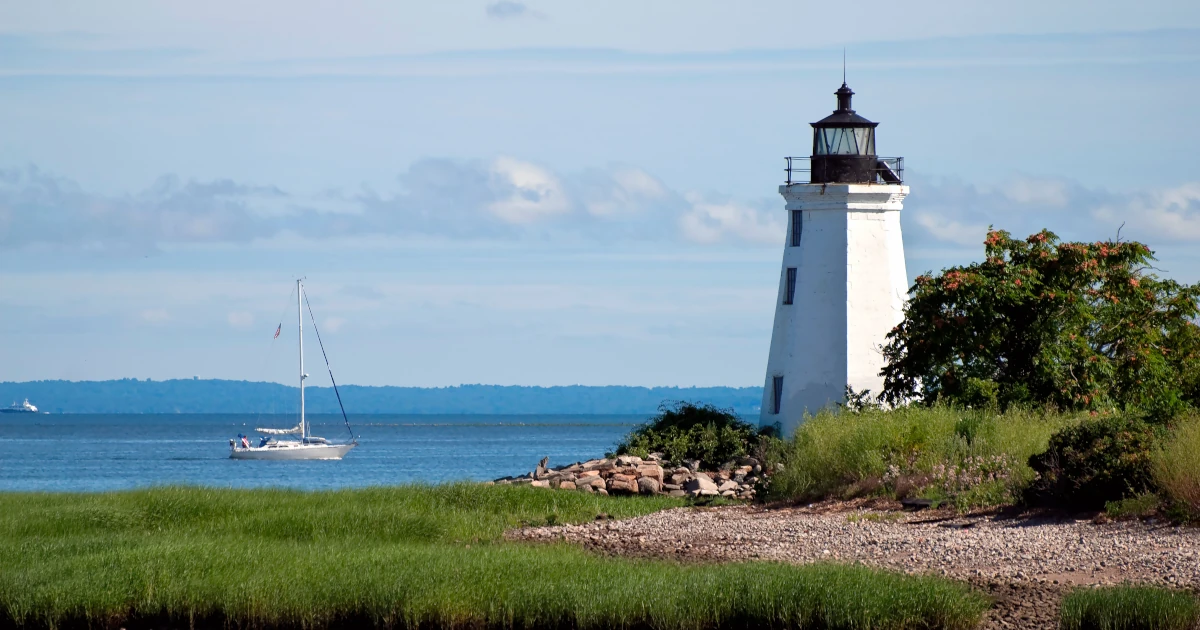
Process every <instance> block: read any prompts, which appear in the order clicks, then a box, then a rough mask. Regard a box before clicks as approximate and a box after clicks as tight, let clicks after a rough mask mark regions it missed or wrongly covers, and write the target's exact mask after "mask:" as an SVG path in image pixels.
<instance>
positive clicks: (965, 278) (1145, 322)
mask: <svg viewBox="0 0 1200 630" xmlns="http://www.w3.org/2000/svg"><path fill="white" fill-rule="evenodd" d="M984 245H985V253H986V260H984V261H983V262H980V263H976V264H972V265H969V266H965V267H952V268H949V269H946V270H945V271H943V272H942V273H941V274H940V275H938V276H936V277H935V276H931V275H922V276H919V277H918V278H917V279H916V283H915V284H914V285H913V287H912V288H911V289H910V291H909V292H910V294H911V298H910V299H909V301H908V304H907V305H906V306H905V312H904V320H903V321H902V322H901V324H900V325H899V326H897V327H896V328H895V329H894V330H892V332H891V333H890V334H889V335H888V342H887V345H886V346H885V348H884V350H883V353H884V357H885V359H886V360H887V366H886V367H885V368H884V370H883V375H884V387H883V393H882V398H884V399H885V400H887V401H889V402H891V403H893V404H896V403H901V402H904V401H908V400H911V399H914V398H915V399H917V400H920V401H921V402H923V403H925V404H931V403H933V402H936V401H939V400H940V401H945V402H949V403H953V404H956V405H960V406H969V407H974V408H979V407H985V408H988V407H994V406H999V407H1000V408H1001V409H1004V408H1007V407H1008V406H1009V405H1012V404H1036V405H1043V404H1049V405H1053V406H1055V407H1057V408H1060V409H1070V410H1079V409H1090V410H1102V409H1109V408H1112V407H1120V408H1122V409H1126V410H1132V409H1138V410H1141V411H1144V412H1147V413H1150V414H1152V415H1153V416H1155V417H1157V418H1160V419H1166V418H1169V417H1171V416H1172V415H1174V414H1176V413H1178V412H1179V411H1181V410H1182V409H1183V408H1185V407H1186V406H1187V405H1188V404H1200V326H1198V325H1197V323H1196V319H1195V318H1196V317H1197V315H1198V314H1200V305H1198V303H1197V302H1198V300H1200V284H1196V285H1184V284H1180V283H1177V282H1175V281H1173V280H1170V279H1162V278H1158V277H1157V276H1155V275H1154V274H1153V273H1147V269H1149V268H1150V264H1151V262H1152V261H1153V260H1154V256H1153V254H1152V253H1151V251H1150V248H1148V247H1146V246H1145V245H1143V244H1141V243H1136V242H1122V241H1104V242H1096V243H1063V242H1059V240H1058V237H1056V236H1055V235H1054V234H1052V233H1050V232H1048V231H1042V232H1039V233H1037V234H1033V235H1032V236H1029V237H1028V238H1026V239H1023V240H1022V239H1014V238H1012V237H1011V236H1010V235H1009V233H1008V232H1005V231H1002V230H989V232H988V236H987V240H986V241H985V242H984Z"/></svg>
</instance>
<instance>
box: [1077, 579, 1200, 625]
mask: <svg viewBox="0 0 1200 630" xmlns="http://www.w3.org/2000/svg"><path fill="white" fill-rule="evenodd" d="M1059 616H1060V620H1061V625H1060V628H1061V629H1062V630H1143V629H1145V630H1192V629H1193V628H1196V627H1197V624H1200V601H1198V600H1197V599H1196V597H1195V596H1193V595H1191V594H1189V593H1185V592H1180V591H1169V590H1166V589H1160V588H1149V587H1135V586H1116V587H1110V588H1094V589H1081V590H1076V591H1072V592H1071V593H1069V594H1068V595H1067V596H1066V597H1064V598H1063V602H1062V610H1061V612H1060V613H1059Z"/></svg>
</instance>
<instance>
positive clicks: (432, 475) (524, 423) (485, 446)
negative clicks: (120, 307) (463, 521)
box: [0, 414, 645, 491]
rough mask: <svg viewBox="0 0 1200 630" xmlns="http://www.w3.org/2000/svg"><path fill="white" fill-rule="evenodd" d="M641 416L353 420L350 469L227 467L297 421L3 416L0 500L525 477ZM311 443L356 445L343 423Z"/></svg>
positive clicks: (325, 422)
mask: <svg viewBox="0 0 1200 630" xmlns="http://www.w3.org/2000/svg"><path fill="white" fill-rule="evenodd" d="M644 419H645V418H644V417H641V416H550V415H546V416H481V415H463V416H451V415H437V416H434V415H375V416H359V417H353V416H352V417H351V419H350V420H351V424H352V426H353V427H354V430H355V433H356V434H357V435H358V436H359V447H358V448H356V449H354V450H353V451H351V452H350V454H349V455H347V456H346V458H345V459H343V460H341V461H312V462H262V461H240V460H238V461H235V460H231V459H229V439H230V438H232V437H234V436H236V435H237V434H238V433H252V431H253V429H254V427H255V426H275V427H286V426H291V425H292V424H294V422H295V419H294V418H291V417H287V418H280V417H272V416H261V415H256V414H247V415H229V414H211V415H207V414H206V415H187V414H181V415H158V414H153V415H151V414H147V415H99V414H97V415H36V416H32V415H16V414H13V415H8V414H0V491H5V490H50V491H97V490H116V489H123V488H137V487H144V486H153V485H163V484H203V485H206V486H218V487H256V486H277V487H290V488H303V489H324V488H347V487H361V486H374V485H387V484H397V483H409V482H430V483H436V482H442V481H452V480H460V479H470V480H487V479H494V478H497V477H502V476H504V475H514V474H522V473H525V472H528V471H530V470H532V469H533V467H534V466H535V465H536V464H537V462H538V460H539V459H541V458H542V457H546V456H549V457H550V462H551V464H552V465H556V464H564V463H570V462H574V461H579V460H584V459H590V458H593V457H600V456H603V454H604V453H605V451H609V450H612V448H613V446H614V445H615V444H616V443H617V441H618V440H619V439H620V438H621V437H622V436H623V435H625V433H627V432H628V431H629V430H630V429H631V428H632V427H633V426H635V425H636V424H637V423H639V422H641V421H643V420H644ZM311 422H312V424H313V429H314V433H316V434H317V435H321V436H324V437H327V438H337V439H341V438H344V437H345V436H347V435H348V433H347V431H346V427H345V425H343V424H342V422H341V418H340V417H334V416H315V417H313V418H311Z"/></svg>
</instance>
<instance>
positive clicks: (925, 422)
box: [770, 407, 1083, 507]
mask: <svg viewBox="0 0 1200 630" xmlns="http://www.w3.org/2000/svg"><path fill="white" fill-rule="evenodd" d="M1082 417H1083V416H1080V415H1069V414H1057V413H1043V412H1032V411H1010V412H1008V413H1005V414H998V413H996V412H989V411H983V410H974V411H973V410H962V409H954V408H950V407H932V408H924V407H907V408H902V409H897V410H893V411H866V412H863V413H858V414H846V413H841V414H834V413H830V412H827V411H826V412H821V413H820V414H818V415H816V416H814V417H812V418H809V419H808V420H806V421H805V423H804V424H803V425H801V427H800V429H799V430H798V431H797V432H796V435H795V436H794V437H793V438H791V439H789V440H787V441H786V442H784V443H783V444H782V446H781V447H780V448H779V450H778V451H777V452H776V453H775V454H774V456H775V457H776V458H778V460H779V461H781V462H782V463H783V464H784V470H783V471H782V472H781V473H778V474H776V475H775V476H774V477H773V478H772V483H771V490H770V494H771V497H772V498H776V499H791V500H814V499H822V498H826V497H847V496H854V495H867V494H885V495H892V496H901V497H903V496H908V495H916V496H922V497H926V498H933V499H944V500H950V501H954V502H956V503H957V504H958V505H959V506H960V507H969V506H977V505H999V504H1005V503H1011V502H1012V501H1013V499H1014V493H1015V492H1017V491H1019V489H1020V488H1021V487H1023V486H1024V484H1026V483H1028V481H1029V480H1030V479H1031V478H1032V477H1033V470H1032V469H1030V468H1029V466H1028V464H1027V462H1028V460H1029V456H1030V455H1033V454H1035V453H1039V452H1041V451H1043V450H1045V449H1046V445H1047V444H1048V443H1049V440H1050V436H1051V435H1052V434H1053V433H1054V432H1055V431H1057V430H1058V429H1060V428H1062V427H1065V426H1067V425H1069V424H1071V423H1072V422H1077V421H1078V420H1079V419H1081V418H1082Z"/></svg>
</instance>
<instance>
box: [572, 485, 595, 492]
mask: <svg viewBox="0 0 1200 630" xmlns="http://www.w3.org/2000/svg"><path fill="white" fill-rule="evenodd" d="M575 489H576V490H578V491H580V492H586V493H588V494H591V493H593V492H595V491H596V489H595V488H593V487H592V484H590V483H585V484H583V485H576V486H575Z"/></svg>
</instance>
